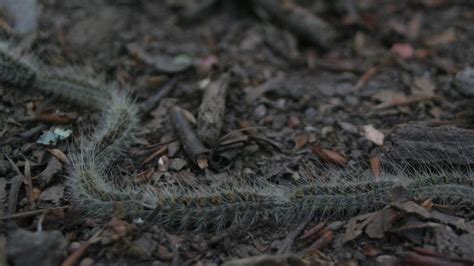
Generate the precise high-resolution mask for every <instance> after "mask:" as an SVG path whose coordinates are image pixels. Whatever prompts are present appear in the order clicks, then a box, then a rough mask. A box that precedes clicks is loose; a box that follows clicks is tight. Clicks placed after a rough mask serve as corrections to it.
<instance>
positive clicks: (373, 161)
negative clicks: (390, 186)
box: [369, 156, 382, 180]
mask: <svg viewBox="0 0 474 266" xmlns="http://www.w3.org/2000/svg"><path fill="white" fill-rule="evenodd" d="M369 163H370V170H371V172H372V175H373V176H374V177H375V180H379V179H380V175H381V174H382V164H381V162H380V158H379V157H378V156H375V157H372V158H370V159H369Z"/></svg>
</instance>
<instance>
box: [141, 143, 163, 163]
mask: <svg viewBox="0 0 474 266" xmlns="http://www.w3.org/2000/svg"><path fill="white" fill-rule="evenodd" d="M167 149H168V146H167V145H164V146H162V147H160V148H159V149H157V150H156V151H154V152H153V153H152V154H151V155H150V156H148V157H146V159H145V160H143V162H142V163H141V165H142V166H143V165H145V164H147V163H149V162H151V160H153V159H154V158H156V157H157V156H160V155H161V154H163V153H165V152H166V150H167Z"/></svg>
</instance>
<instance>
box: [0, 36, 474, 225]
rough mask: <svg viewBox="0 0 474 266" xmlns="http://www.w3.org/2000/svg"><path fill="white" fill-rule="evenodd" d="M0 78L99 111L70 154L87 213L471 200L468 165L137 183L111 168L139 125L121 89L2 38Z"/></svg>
mask: <svg viewBox="0 0 474 266" xmlns="http://www.w3.org/2000/svg"><path fill="white" fill-rule="evenodd" d="M25 58H26V59H25ZM0 82H1V83H3V84H6V85H8V86H9V87H11V88H18V89H33V90H38V91H40V92H42V93H46V94H51V95H54V96H56V97H59V98H61V99H63V100H65V101H68V102H71V103H73V104H76V105H78V106H80V107H90V108H92V109H94V110H96V111H99V112H101V117H100V120H99V123H98V125H97V129H96V130H95V131H94V132H92V133H89V134H84V135H83V136H81V138H80V139H79V141H78V143H77V145H76V147H75V148H73V149H72V150H71V151H70V153H69V155H68V156H69V162H70V163H69V165H68V168H67V177H66V184H67V187H68V191H69V193H68V197H69V201H70V202H71V203H72V204H73V205H74V206H75V207H77V208H78V209H80V210H82V211H83V212H84V213H85V214H86V215H88V216H92V217H97V218H108V217H111V216H122V217H137V216H140V217H144V216H148V217H149V218H150V219H151V220H153V221H156V222H158V223H160V224H163V225H166V226H169V227H172V228H176V229H178V230H185V229H194V230H208V229H210V230H220V229H222V228H226V227H229V226H246V227H249V226H256V225H261V224H265V223H269V224H289V223H294V222H297V221H299V220H301V219H302V218H304V217H307V216H308V215H310V214H312V213H314V214H316V217H318V218H320V219H323V218H327V219H330V218H335V219H340V218H342V217H350V216H354V215H357V214H361V213H365V212H370V211H374V210H377V209H381V208H383V207H384V206H386V204H388V203H390V202H391V201H393V193H394V190H395V189H397V188H400V187H401V188H402V189H403V191H404V192H405V195H404V199H421V200H422V199H427V198H432V199H433V200H434V201H436V202H440V203H444V204H451V205H461V206H469V207H472V206H473V205H474V188H473V183H474V182H473V181H474V174H473V173H472V171H470V170H468V171H439V172H433V171H423V170H420V171H412V172H411V173H410V174H409V175H405V174H401V173H400V174H398V175H396V177H394V176H390V175H387V176H386V177H384V178H382V180H381V181H379V182H375V181H374V180H371V179H368V178H353V179H351V181H346V180H342V179H336V180H333V181H332V182H321V181H303V182H302V183H299V184H287V185H277V184H274V183H271V182H268V181H262V180H261V181H255V182H247V181H243V180H239V179H235V180H232V181H229V182H227V183H224V184H221V185H218V186H213V185H210V184H199V185H197V186H195V187H183V186H168V187H159V188H157V187H151V186H149V185H135V184H133V183H132V182H131V178H128V177H124V176H122V175H121V174H120V173H118V172H117V171H114V167H113V166H114V165H115V164H116V163H118V162H120V161H121V160H122V159H123V158H124V157H125V156H126V154H127V150H128V149H129V148H130V146H131V145H132V144H133V142H134V140H135V136H136V134H137V131H138V128H139V125H140V117H139V112H138V107H137V104H136V103H135V101H133V100H132V98H131V97H130V96H129V95H128V94H127V93H126V92H123V91H119V89H118V88H117V86H113V85H107V84H105V83H101V82H98V81H96V80H95V79H94V78H91V77H87V76H81V75H79V74H77V73H76V72H75V71H60V70H52V69H51V68H49V67H46V66H38V65H36V64H33V63H31V59H28V57H22V56H20V55H18V54H17V53H15V52H12V50H11V49H10V48H9V46H8V45H5V44H4V45H0Z"/></svg>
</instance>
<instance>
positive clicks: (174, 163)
mask: <svg viewBox="0 0 474 266" xmlns="http://www.w3.org/2000/svg"><path fill="white" fill-rule="evenodd" d="M187 164H188V162H187V161H186V160H184V159H181V158H175V159H171V160H170V162H169V169H171V170H174V171H180V170H181V169H183V168H184V167H185V166H186V165H187Z"/></svg>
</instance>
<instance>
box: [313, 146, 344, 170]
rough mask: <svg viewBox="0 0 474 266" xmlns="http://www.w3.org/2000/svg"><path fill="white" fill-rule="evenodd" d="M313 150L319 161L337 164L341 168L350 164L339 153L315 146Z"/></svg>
mask: <svg viewBox="0 0 474 266" xmlns="http://www.w3.org/2000/svg"><path fill="white" fill-rule="evenodd" d="M311 149H312V151H313V153H314V154H315V155H316V156H318V157H319V159H321V160H323V161H325V162H328V163H333V164H337V165H340V166H345V165H346V164H347V162H348V159H347V158H346V156H344V155H342V154H340V153H339V152H337V151H333V150H328V149H323V148H321V147H319V146H313V147H312V148H311Z"/></svg>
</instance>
